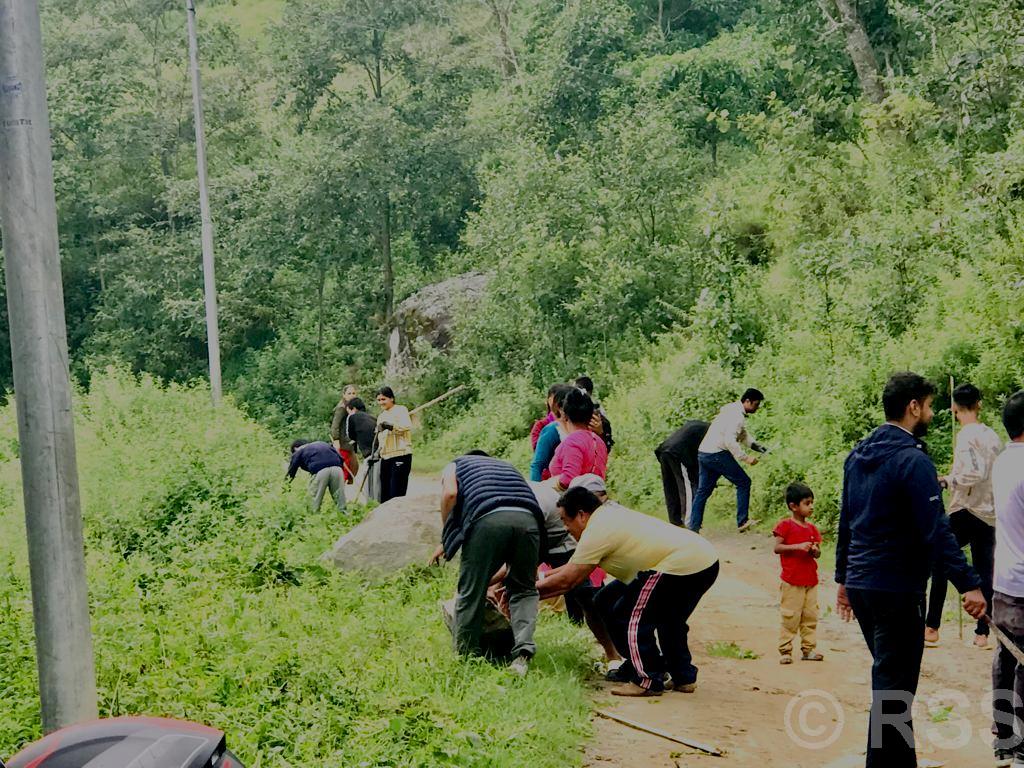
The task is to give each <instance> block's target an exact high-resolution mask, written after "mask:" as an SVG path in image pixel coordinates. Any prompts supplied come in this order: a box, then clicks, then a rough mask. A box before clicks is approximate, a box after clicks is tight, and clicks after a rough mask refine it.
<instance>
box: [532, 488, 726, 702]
mask: <svg viewBox="0 0 1024 768" xmlns="http://www.w3.org/2000/svg"><path fill="white" fill-rule="evenodd" d="M558 506H559V509H560V511H561V515H562V520H563V522H564V523H565V527H566V528H567V529H568V530H569V533H571V534H572V535H573V537H574V538H575V539H576V540H577V541H578V542H579V543H578V545H577V547H576V551H575V553H574V554H573V556H572V559H571V560H570V561H569V562H568V563H567V564H566V565H563V566H562V567H561V568H556V569H555V570H553V571H549V572H548V573H547V574H545V576H544V577H543V578H542V579H541V580H540V581H538V582H537V589H538V590H539V592H540V596H541V599H546V598H548V597H556V596H558V595H561V594H564V593H565V592H567V591H569V590H570V589H572V588H573V587H575V586H576V585H577V584H580V583H581V582H582V581H583V580H584V579H586V578H587V577H588V576H589V575H590V572H591V571H593V570H594V568H596V567H598V566H600V567H601V568H603V569H604V570H605V571H607V572H608V573H609V574H611V575H612V576H614V577H615V580H614V581H611V582H609V583H608V584H606V585H605V586H604V587H602V588H601V590H600V591H599V592H598V593H597V595H596V596H595V598H594V604H595V607H596V608H597V610H598V612H599V613H600V614H601V617H602V619H603V620H604V623H605V625H606V626H607V627H608V629H609V630H610V632H611V635H612V640H613V642H614V643H615V647H616V649H618V651H619V653H621V654H622V656H623V657H624V658H625V659H626V661H625V663H623V665H622V667H620V668H619V670H618V671H617V679H619V680H620V681H622V682H623V683H624V684H623V685H620V686H618V687H617V688H613V689H612V693H613V694H614V695H616V696H658V695H661V693H662V692H663V691H664V690H666V688H669V687H671V688H674V689H675V690H677V691H681V692H684V693H691V692H692V691H694V690H695V689H696V683H697V667H695V666H694V665H693V658H692V656H691V655H690V649H689V646H688V645H687V642H686V636H687V633H688V632H689V627H688V626H687V623H686V622H687V619H689V617H690V614H692V613H693V611H694V609H695V608H696V607H697V604H698V603H699V602H700V599H701V598H702V597H703V596H704V593H705V592H707V591H708V590H709V589H710V588H711V585H712V584H714V583H715V579H717V578H718V553H717V552H716V551H715V548H714V547H713V546H712V545H711V543H710V542H708V541H707V540H706V539H704V538H702V537H701V536H699V535H698V534H696V533H694V532H693V531H690V530H687V529H686V528H679V527H677V526H674V525H671V524H670V523H667V522H665V521H664V520H659V519H657V518H654V517H650V516H648V515H645V514H642V513H640V512H634V511H633V510H631V509H626V508H625V507H623V506H621V505H619V504H613V503H606V504H604V505H602V504H601V501H600V499H598V498H597V496H595V495H594V494H593V493H592V492H590V491H588V490H587V489H586V488H582V487H579V488H571V489H570V490H568V491H567V492H566V493H565V494H564V495H563V496H562V498H561V499H560V500H559V502H558ZM655 636H657V640H655ZM659 646H660V651H659ZM666 672H667V673H668V675H669V676H670V677H671V683H668V684H666Z"/></svg>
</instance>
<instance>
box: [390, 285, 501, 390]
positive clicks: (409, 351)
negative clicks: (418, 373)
mask: <svg viewBox="0 0 1024 768" xmlns="http://www.w3.org/2000/svg"><path fill="white" fill-rule="evenodd" d="M490 280H491V278H490V275H486V274H483V273H481V272H467V273H466V274H463V275H457V276H456V277H450V278H448V279H447V280H442V281H441V282H440V283H434V284H432V285H428V286H425V287H423V288H421V289H420V290H418V291H417V292H416V293H414V294H413V295H412V296H410V297H409V298H407V299H406V300H405V301H403V302H402V303H401V304H399V305H398V306H397V307H396V308H395V317H394V322H395V325H394V328H393V329H392V331H391V336H390V338H389V339H388V347H389V349H390V355H389V357H388V364H387V369H386V376H387V377H388V378H389V379H396V378H397V379H401V378H403V377H405V376H408V375H410V374H411V373H412V372H413V371H414V370H415V365H416V353H415V348H416V346H417V344H418V343H419V344H422V343H426V344H428V345H429V346H430V347H432V348H434V349H437V350H444V349H446V348H447V347H448V345H449V344H450V343H451V340H452V332H453V326H454V323H455V316H456V313H457V312H458V310H459V308H460V307H463V306H466V305H467V304H472V303H474V302H476V301H479V300H480V299H482V298H483V296H484V294H485V293H486V291H487V286H488V284H489V283H490Z"/></svg>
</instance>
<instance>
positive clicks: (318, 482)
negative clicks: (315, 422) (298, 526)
mask: <svg viewBox="0 0 1024 768" xmlns="http://www.w3.org/2000/svg"><path fill="white" fill-rule="evenodd" d="M300 469H304V470H306V471H307V472H309V474H310V475H312V477H311V478H310V481H309V508H310V509H312V510H313V511H314V512H319V511H320V505H321V504H323V502H324V496H326V495H327V493H328V492H329V493H330V494H331V498H333V499H334V503H335V505H336V506H337V507H338V510H339V511H341V512H344V511H345V475H344V473H343V471H342V469H341V454H339V453H338V451H337V450H335V448H334V446H332V445H331V444H330V443H325V442H323V441H319V440H318V441H316V442H313V443H311V442H309V441H307V440H296V441H295V442H294V443H292V459H291V461H290V462H289V463H288V475H287V477H288V482H291V481H292V480H294V479H295V475H296V473H297V472H298V471H299V470H300Z"/></svg>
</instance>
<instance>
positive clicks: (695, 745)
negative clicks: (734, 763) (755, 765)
mask: <svg viewBox="0 0 1024 768" xmlns="http://www.w3.org/2000/svg"><path fill="white" fill-rule="evenodd" d="M597 714H598V715H600V716H601V717H604V718H607V719H608V720H614V721H615V722H616V723H622V725H626V726H629V727H630V728H635V729H636V730H638V731H643V732H644V733H649V734H651V735H653V736H660V737H661V738H663V739H667V740H668V741H673V742H675V743H676V744H682V745H683V746H684V747H690V748H691V749H697V750H700V751H701V752H706V753H707V754H709V755H714V756H715V757H722V756H723V755H725V752H723V751H722V750H720V749H718V747H712V746H709V745H708V744H701V743H700V742H699V741H690V740H689V739H685V738H683V737H681V736H673V735H672V734H671V733H667V732H665V731H662V730H659V729H658V728H653V727H651V726H649V725H644V724H643V723H638V722H637V721H635V720H630V719H629V718H626V717H622V716H620V715H613V714H612V713H611V712H606V711H605V710H603V709H599V710H597Z"/></svg>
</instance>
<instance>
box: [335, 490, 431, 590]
mask: <svg viewBox="0 0 1024 768" xmlns="http://www.w3.org/2000/svg"><path fill="white" fill-rule="evenodd" d="M438 503H439V498H438V495H437V494H436V493H426V494H417V495H413V496H402V497H401V498H397V499H392V500H391V501H387V502H385V503H383V504H381V505H380V506H379V507H377V508H376V509H374V510H373V511H372V512H370V513H369V514H368V515H367V516H366V518H365V519H364V520H363V521H362V522H361V523H359V525H357V526H356V527H355V528H353V529H352V530H351V531H349V532H348V533H346V534H345V535H344V536H342V537H341V538H340V539H338V541H337V542H336V543H335V545H334V547H332V548H331V550H330V551H328V552H325V553H324V554H323V555H322V556H321V557H320V560H321V562H323V563H325V564H327V565H331V566H333V567H335V568H337V569H338V570H339V571H358V572H360V573H364V574H366V575H369V576H371V577H375V578H382V577H387V576H390V575H392V574H393V573H395V571H398V570H400V569H402V568H405V567H406V566H408V565H413V564H419V565H423V564H425V563H426V562H427V560H428V559H430V556H431V555H432V554H434V550H435V549H436V548H437V545H438V544H439V543H440V542H441V515H440V513H439V512H438Z"/></svg>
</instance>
